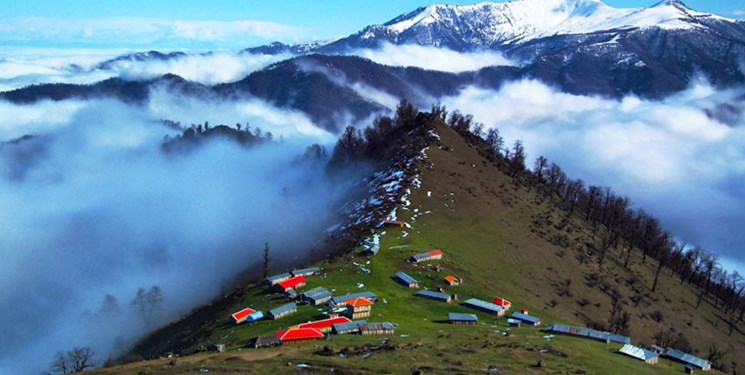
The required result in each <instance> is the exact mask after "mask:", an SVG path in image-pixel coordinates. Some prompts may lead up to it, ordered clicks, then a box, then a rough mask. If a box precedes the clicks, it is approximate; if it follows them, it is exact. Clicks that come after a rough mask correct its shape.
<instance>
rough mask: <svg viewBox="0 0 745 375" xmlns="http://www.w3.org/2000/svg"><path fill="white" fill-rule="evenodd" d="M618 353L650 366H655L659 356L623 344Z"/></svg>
mask: <svg viewBox="0 0 745 375" xmlns="http://www.w3.org/2000/svg"><path fill="white" fill-rule="evenodd" d="M618 352H619V353H621V354H625V355H627V356H629V357H632V358H636V359H638V360H640V361H644V362H645V363H649V364H651V365H654V364H656V363H657V362H659V360H660V355H659V354H657V353H655V352H651V351H649V350H647V349H644V348H640V347H638V346H634V345H631V344H625V345H624V346H623V348H621V349H620V350H619V351H618Z"/></svg>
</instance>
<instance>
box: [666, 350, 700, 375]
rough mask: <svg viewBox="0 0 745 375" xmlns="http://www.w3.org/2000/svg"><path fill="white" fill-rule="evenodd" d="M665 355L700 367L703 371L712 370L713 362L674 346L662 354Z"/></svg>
mask: <svg viewBox="0 0 745 375" xmlns="http://www.w3.org/2000/svg"><path fill="white" fill-rule="evenodd" d="M662 356H663V357H665V358H668V359H671V360H673V361H676V362H680V363H683V364H686V365H689V366H692V367H695V368H699V369H701V370H703V371H710V370H711V362H709V361H707V360H705V359H703V358H699V357H696V356H695V355H693V354H688V353H685V352H682V351H680V350H677V349H673V348H667V349H666V350H665V352H664V353H663V354H662Z"/></svg>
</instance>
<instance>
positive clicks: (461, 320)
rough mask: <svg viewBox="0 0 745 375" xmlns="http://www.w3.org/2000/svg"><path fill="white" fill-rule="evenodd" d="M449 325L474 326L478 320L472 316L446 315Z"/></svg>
mask: <svg viewBox="0 0 745 375" xmlns="http://www.w3.org/2000/svg"><path fill="white" fill-rule="evenodd" d="M448 321H449V322H450V323H451V324H476V323H477V322H478V321H479V318H478V317H477V316H476V315H474V314H460V313H448Z"/></svg>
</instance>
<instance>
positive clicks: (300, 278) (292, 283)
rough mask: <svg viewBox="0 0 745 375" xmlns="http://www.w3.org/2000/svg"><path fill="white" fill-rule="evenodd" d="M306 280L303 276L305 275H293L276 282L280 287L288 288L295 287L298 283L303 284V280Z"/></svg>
mask: <svg viewBox="0 0 745 375" xmlns="http://www.w3.org/2000/svg"><path fill="white" fill-rule="evenodd" d="M306 281H308V279H306V278H305V276H293V277H291V278H289V279H287V280H285V281H282V282H279V283H277V285H279V286H280V287H281V288H284V289H288V288H295V287H297V286H298V285H300V284H305V282H306Z"/></svg>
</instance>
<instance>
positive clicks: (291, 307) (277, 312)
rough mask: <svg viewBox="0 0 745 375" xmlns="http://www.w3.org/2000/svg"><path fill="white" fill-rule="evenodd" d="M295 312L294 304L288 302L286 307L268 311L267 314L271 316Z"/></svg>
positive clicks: (295, 306)
mask: <svg viewBox="0 0 745 375" xmlns="http://www.w3.org/2000/svg"><path fill="white" fill-rule="evenodd" d="M293 310H297V305H296V304H295V303H294V302H290V303H288V304H286V305H282V306H280V307H277V308H276V309H272V310H269V314H271V315H273V316H277V315H282V314H284V313H286V312H288V311H293Z"/></svg>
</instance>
